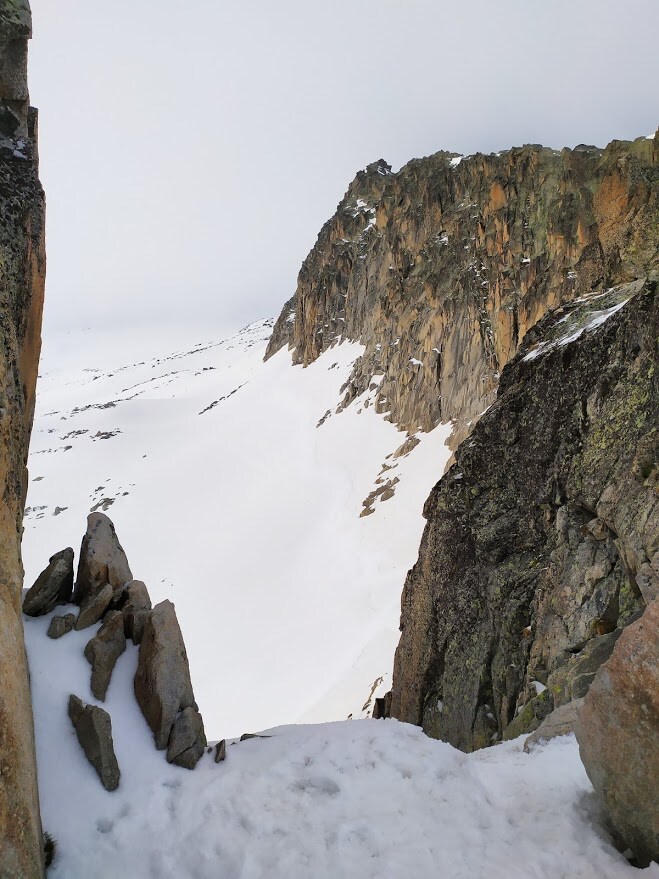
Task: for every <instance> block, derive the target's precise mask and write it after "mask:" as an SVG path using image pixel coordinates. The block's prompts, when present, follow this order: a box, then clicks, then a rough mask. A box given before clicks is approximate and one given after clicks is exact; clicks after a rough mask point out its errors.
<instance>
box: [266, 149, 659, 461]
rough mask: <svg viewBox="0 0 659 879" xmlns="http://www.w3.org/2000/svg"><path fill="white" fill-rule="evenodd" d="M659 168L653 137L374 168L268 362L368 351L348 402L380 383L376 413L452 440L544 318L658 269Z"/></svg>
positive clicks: (328, 230) (306, 280)
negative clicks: (443, 427) (339, 346)
mask: <svg viewBox="0 0 659 879" xmlns="http://www.w3.org/2000/svg"><path fill="white" fill-rule="evenodd" d="M658 163H659V134H658V135H655V138H654V139H647V138H639V139H638V140H636V141H634V142H622V141H614V142H613V143H611V144H609V146H608V147H606V149H603V150H602V149H597V148H595V147H577V148H575V149H574V150H568V149H564V150H562V151H560V152H559V151H555V150H550V149H545V148H543V147H540V146H535V145H530V146H528V145H527V146H524V147H521V148H516V149H511V150H509V151H508V152H504V153H500V154H498V155H480V154H478V155H474V156H469V157H466V158H462V159H460V160H458V157H455V156H453V154H451V153H446V152H440V153H437V154H435V155H433V156H430V157H427V158H424V159H415V160H413V161H411V162H410V163H409V164H407V165H405V166H404V167H403V168H402V169H401V170H400V171H399V172H397V173H392V172H391V169H390V167H389V166H388V165H387V164H386V162H384V161H382V160H380V161H379V162H375V163H373V164H372V165H369V166H368V168H366V169H365V170H364V171H360V172H359V174H357V177H356V178H355V180H354V181H353V183H352V184H351V185H350V187H349V189H348V191H347V193H346V195H345V196H344V198H343V200H342V201H341V203H340V204H339V206H338V208H337V211H336V213H335V215H334V216H333V217H332V218H331V219H330V220H329V221H328V222H327V223H326V224H325V225H324V226H323V228H322V230H321V232H320V234H319V236H318V240H317V242H316V244H315V246H314V248H313V249H312V251H311V252H310V253H309V255H308V257H307V258H306V260H305V262H304V264H303V266H302V269H301V271H300V274H299V278H298V284H297V290H296V293H295V295H294V297H293V298H292V299H291V300H289V302H287V303H286V305H285V307H284V309H283V311H282V314H281V316H280V318H279V320H278V321H277V323H276V324H275V327H274V331H273V335H272V338H271V341H270V345H269V346H268V351H267V353H266V357H269V356H271V355H272V354H273V353H275V352H276V351H277V350H279V348H281V347H282V346H284V345H287V344H288V345H289V346H290V347H291V348H293V349H294V353H293V359H294V361H295V362H296V363H302V364H304V365H307V364H309V363H311V362H312V361H313V360H315V358H316V357H318V356H319V354H320V353H322V352H323V351H324V350H326V349H327V348H328V347H330V346H331V345H332V344H334V343H335V341H336V340H337V339H351V340H353V341H358V342H361V343H362V344H364V345H365V348H366V350H365V352H364V356H363V357H362V358H361V359H360V360H359V361H358V362H357V364H356V365H355V369H354V372H353V375H352V377H351V379H350V382H349V383H348V386H347V388H346V391H347V396H346V400H347V401H348V400H349V399H352V398H353V397H354V396H356V395H357V394H359V393H361V392H362V391H363V390H365V389H366V388H367V387H368V385H369V383H370V381H371V378H372V376H373V375H384V378H383V380H382V382H381V384H380V386H379V390H378V396H377V401H376V409H377V411H379V412H382V413H389V414H388V415H387V417H388V418H389V419H390V420H391V421H393V422H395V423H397V424H398V425H399V426H400V427H401V428H404V429H406V430H412V431H415V430H416V429H418V428H419V427H421V428H422V429H424V430H431V429H432V428H433V427H435V426H436V425H437V424H438V423H439V422H445V423H446V422H448V421H454V422H455V437H454V444H456V445H457V442H458V440H460V439H462V438H463V437H464V436H466V435H467V433H468V430H469V428H470V426H472V423H473V422H475V420H476V419H477V418H478V417H479V415H480V413H481V412H482V411H483V410H484V409H485V408H486V407H487V406H489V405H490V404H491V403H492V402H493V401H494V399H495V396H496V387H497V382H498V377H499V373H500V372H501V370H502V369H503V367H504V366H505V364H506V363H508V362H509V361H510V360H511V359H512V358H513V356H514V355H515V353H516V351H517V349H518V346H519V345H520V343H521V341H522V340H523V339H524V337H525V335H526V333H527V332H528V331H529V329H530V328H531V327H532V326H533V325H534V324H536V323H537V322H538V321H539V320H540V319H541V318H542V317H543V316H544V315H545V314H546V313H547V312H548V311H550V310H551V309H553V308H556V307H557V306H558V305H560V304H562V303H565V302H569V301H572V300H574V299H576V298H578V297H579V296H582V295H584V294H586V293H589V292H591V291H593V290H597V289H605V288H607V287H610V286H613V285H615V284H618V283H624V282H626V281H631V280H633V279H635V278H637V277H642V276H645V275H647V273H648V272H649V271H650V269H651V268H652V267H653V266H656V265H657V260H658V255H657V249H656V242H657V240H658V238H659V187H658V186H657V182H658V181H659V164H658Z"/></svg>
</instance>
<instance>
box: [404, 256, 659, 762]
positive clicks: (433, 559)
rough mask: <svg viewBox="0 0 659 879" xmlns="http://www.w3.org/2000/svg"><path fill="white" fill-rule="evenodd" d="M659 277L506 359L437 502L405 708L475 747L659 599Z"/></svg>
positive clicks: (520, 726)
mask: <svg viewBox="0 0 659 879" xmlns="http://www.w3.org/2000/svg"><path fill="white" fill-rule="evenodd" d="M658 278H659V276H658V275H657V274H656V273H655V274H654V276H653V280H652V279H651V280H648V281H643V280H639V281H636V282H633V283H631V284H627V285H623V286H621V287H618V288H615V289H613V290H611V291H609V292H608V293H605V294H603V295H598V296H593V297H590V298H588V299H586V300H585V301H581V302H580V303H574V304H572V305H569V306H566V307H565V308H564V309H559V310H558V311H556V312H554V313H552V314H551V315H549V316H547V317H546V318H545V320H544V321H542V322H541V323H540V324H539V325H538V327H536V328H535V329H534V330H532V331H531V332H530V333H529V334H528V335H527V338H526V343H525V345H524V346H523V348H522V351H521V352H520V354H519V355H518V356H517V358H516V359H515V360H514V361H513V362H512V363H510V364H509V365H508V366H507V367H506V368H505V369H504V371H503V374H502V377H501V382H500V387H499V395H498V399H497V402H496V403H495V404H494V405H493V406H492V407H491V408H490V409H489V410H488V412H487V413H486V414H484V415H483V416H482V417H481V419H480V421H479V423H478V425H477V426H476V427H475V429H474V431H473V433H472V434H471V436H470V437H469V439H468V440H467V441H466V442H464V443H463V444H462V445H461V446H460V448H459V449H458V450H457V453H456V462H455V464H454V465H453V467H452V468H451V469H450V470H449V471H448V472H447V473H446V475H445V476H444V477H443V478H442V479H441V480H440V482H439V483H438V484H437V485H436V486H435V488H434V489H433V490H432V492H431V494H430V497H429V498H428V500H427V502H426V504H425V508H424V515H425V517H426V519H427V520H428V523H427V525H426V529H425V532H424V535H423V539H422V543H421V548H420V551H419V559H418V561H417V563H416V564H415V566H414V568H413V569H412V570H411V571H410V573H409V574H408V577H407V581H406V583H405V587H404V591H403V598H402V614H401V639H400V644H399V647H398V650H397V653H396V659H395V667H394V679H393V690H392V696H391V714H392V715H393V716H395V717H398V718H400V719H401V720H407V721H410V722H412V723H416V724H420V725H422V726H423V728H424V729H425V730H426V731H427V732H428V733H429V734H430V735H432V736H436V737H439V738H442V739H445V740H446V741H449V742H451V743H452V744H454V745H456V746H457V747H459V748H462V749H464V750H467V751H470V750H473V749H474V748H478V747H482V746H484V745H486V744H489V743H490V742H492V741H496V740H497V739H500V738H501V737H502V736H503V737H505V738H509V737H513V736H515V735H519V734H520V733H522V732H525V731H527V730H530V729H533V728H534V727H535V726H537V724H538V722H539V721H540V720H541V719H542V717H544V716H545V715H546V714H547V713H548V712H549V711H550V710H551V709H552V708H553V707H556V706H559V705H562V704H564V703H566V702H568V701H571V700H572V699H574V698H578V697H580V696H583V695H585V692H586V690H587V688H588V685H589V684H590V681H591V680H592V678H593V675H594V673H595V671H596V669H597V667H598V666H599V664H601V662H602V661H604V660H605V659H606V658H607V657H608V655H609V654H610V653H611V651H612V649H613V646H614V643H615V640H616V639H617V637H618V635H619V634H620V631H621V627H623V626H625V625H626V624H627V623H628V622H630V621H631V620H632V619H634V618H635V615H636V614H637V613H638V612H639V611H641V610H642V609H643V608H644V606H645V604H646V603H647V602H649V601H650V600H652V599H653V598H655V597H657V596H658V595H659V428H658V425H659V378H658V374H657V363H658V359H657V356H658V353H659V351H658V340H659V295H658V294H659V283H658ZM545 688H546V689H545Z"/></svg>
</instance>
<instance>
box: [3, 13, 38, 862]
mask: <svg viewBox="0 0 659 879" xmlns="http://www.w3.org/2000/svg"><path fill="white" fill-rule="evenodd" d="M30 32H31V24H30V11H29V6H28V5H27V3H25V2H18V0H0V279H1V283H0V337H1V339H2V344H1V345H0V644H1V645H2V647H1V649H0V767H2V771H1V772H0V876H2V877H12V879H13V877H18V876H20V877H22V879H23V877H24V879H33V877H40V876H42V875H43V849H42V834H41V819H40V816H39V799H38V793H37V773H36V760H35V754H34V729H33V720H32V706H31V703H30V691H29V683H28V669H27V662H26V657H25V645H24V641H23V621H22V615H21V594H22V589H23V566H22V563H21V549H20V544H21V534H22V525H23V522H22V520H23V509H24V507H25V494H26V489H27V470H26V461H27V453H28V445H29V440H30V431H31V429H32V416H33V413H34V390H35V384H36V378H37V372H38V365H39V351H40V347H41V339H40V332H41V313H42V307H43V292H44V280H45V270H46V260H45V238H44V207H45V205H44V195H43V190H42V188H41V184H40V183H39V177H38V151H37V114H36V110H29V109H28V107H29V98H28V89H27V75H26V67H27V64H26V59H27V39H28V37H29V35H30Z"/></svg>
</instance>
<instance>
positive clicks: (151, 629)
mask: <svg viewBox="0 0 659 879" xmlns="http://www.w3.org/2000/svg"><path fill="white" fill-rule="evenodd" d="M135 697H136V698H137V702H138V704H139V706H140V708H141V709H142V713H143V714H144V717H145V718H146V721H147V723H148V724H149V726H150V727H151V730H152V732H153V737H154V740H155V744H156V748H158V750H163V749H165V748H167V749H168V753H167V759H168V760H170V762H172V763H176V764H178V765H180V766H185V767H186V768H188V769H190V768H192V767H193V766H194V765H195V764H196V763H197V761H198V760H199V758H200V757H201V755H202V753H203V750H204V748H205V746H206V736H205V734H204V727H203V723H202V720H201V715H200V714H199V711H198V709H197V703H196V702H195V699H194V693H193V691H192V682H191V680H190V669H189V666H188V657H187V653H186V650H185V645H184V643H183V636H182V635H181V629H180V627H179V624H178V620H177V618H176V611H175V609H174V605H173V604H172V602H171V601H162V602H160V604H157V605H156V606H155V607H154V608H153V610H152V611H151V613H150V615H149V617H148V619H147V621H146V624H145V626H144V633H143V636H142V641H141V643H140V652H139V659H138V665H137V672H136V673H135Z"/></svg>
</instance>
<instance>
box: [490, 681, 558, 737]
mask: <svg viewBox="0 0 659 879" xmlns="http://www.w3.org/2000/svg"><path fill="white" fill-rule="evenodd" d="M553 710H554V702H553V700H552V698H551V693H550V692H549V690H545V691H544V692H543V693H540V695H539V696H536V697H535V698H534V699H531V701H530V702H527V703H526V705H524V706H523V708H522V709H521V711H519V713H518V714H516V715H515V717H513V719H512V720H511V721H510V723H509V724H508V726H507V727H506V728H505V730H504V731H503V740H504V742H509V741H510V740H511V739H516V738H517V736H521V735H523V734H524V733H530V732H533V730H535V729H538V727H539V726H540V725H541V724H543V723H544V722H545V720H546V719H547V717H548V716H549V715H550V714H551V713H552V711H553ZM481 744H483V745H484V744H489V742H482V743H481Z"/></svg>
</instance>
